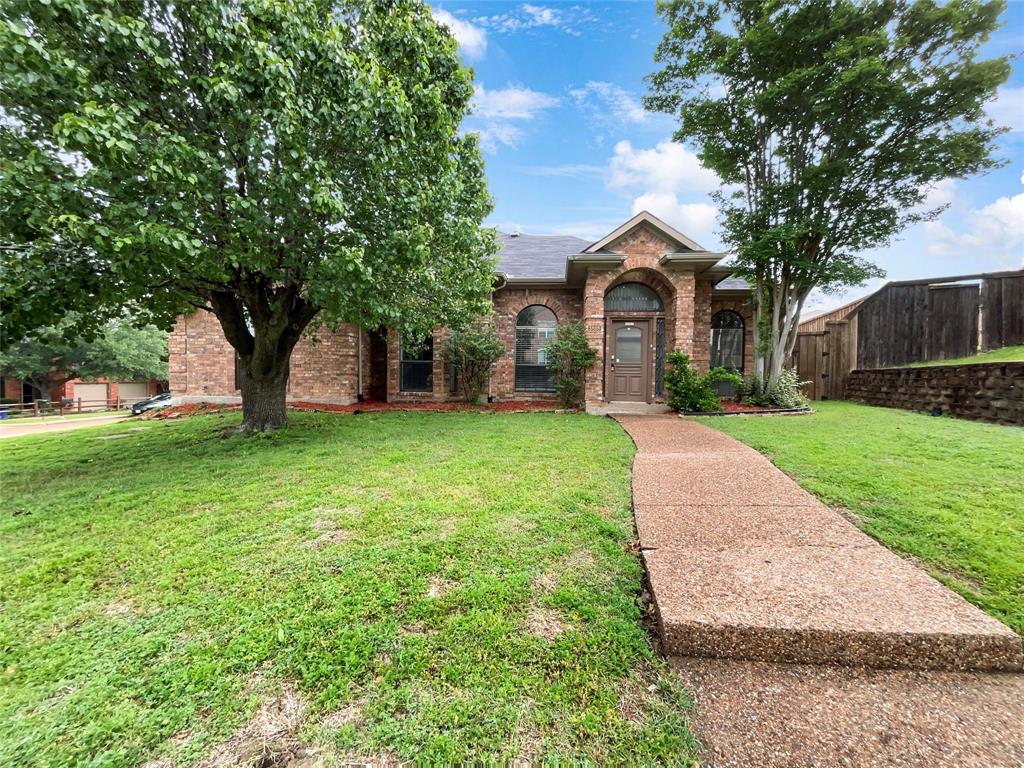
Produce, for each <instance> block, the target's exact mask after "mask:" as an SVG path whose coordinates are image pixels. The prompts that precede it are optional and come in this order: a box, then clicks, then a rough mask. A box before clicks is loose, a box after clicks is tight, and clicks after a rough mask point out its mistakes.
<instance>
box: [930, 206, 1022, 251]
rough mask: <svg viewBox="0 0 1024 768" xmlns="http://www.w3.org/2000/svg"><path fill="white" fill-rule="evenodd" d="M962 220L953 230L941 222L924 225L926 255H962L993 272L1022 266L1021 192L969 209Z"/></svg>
mask: <svg viewBox="0 0 1024 768" xmlns="http://www.w3.org/2000/svg"><path fill="white" fill-rule="evenodd" d="M962 219H963V221H962V226H960V227H958V228H957V229H954V228H953V226H951V225H950V224H949V223H947V222H945V221H943V220H942V219H939V220H937V221H929V222H927V223H926V224H925V225H924V233H925V237H926V239H927V243H928V253H929V254H930V255H932V256H954V255H958V254H961V253H966V254H968V255H971V256H973V257H974V258H976V259H978V260H979V261H980V260H982V259H984V261H985V263H987V264H991V265H994V267H995V268H998V267H1003V268H1009V267H1016V266H1018V265H1020V266H1024V192H1021V193H1019V194H1016V195H1014V196H1012V197H1000V198H998V199H997V200H995V201H993V202H991V203H989V204H988V205H986V206H984V207H983V208H975V209H971V210H970V211H968V212H967V213H966V214H965V215H963V217H962Z"/></svg>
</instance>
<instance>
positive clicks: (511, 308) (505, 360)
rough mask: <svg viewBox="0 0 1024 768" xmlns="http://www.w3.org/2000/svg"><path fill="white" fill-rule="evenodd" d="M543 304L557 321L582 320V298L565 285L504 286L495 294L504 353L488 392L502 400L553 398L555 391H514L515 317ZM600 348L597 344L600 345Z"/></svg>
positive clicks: (495, 316) (495, 313)
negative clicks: (529, 308)
mask: <svg viewBox="0 0 1024 768" xmlns="http://www.w3.org/2000/svg"><path fill="white" fill-rule="evenodd" d="M534 304H540V305H541V306H545V307H547V308H548V309H550V310H551V311H552V312H554V313H555V317H556V318H558V322H559V323H568V322H572V321H574V320H582V319H583V297H582V296H581V295H580V292H579V291H578V290H569V289H564V288H503V289H502V290H500V291H498V292H497V293H496V294H495V295H494V320H495V322H496V323H497V330H498V336H499V337H500V338H501V340H502V342H504V344H505V356H504V357H502V358H501V360H499V361H498V363H497V364H496V365H495V366H494V374H493V376H492V378H491V391H492V394H493V395H494V397H495V398H496V399H501V400H552V399H554V398H555V395H554V393H549V392H516V391H515V373H516V360H515V347H516V318H517V317H518V316H519V313H520V312H522V311H523V310H524V309H526V307H529V306H532V305H534ZM599 349H600V347H599Z"/></svg>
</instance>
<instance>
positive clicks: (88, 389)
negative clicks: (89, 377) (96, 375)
mask: <svg viewBox="0 0 1024 768" xmlns="http://www.w3.org/2000/svg"><path fill="white" fill-rule="evenodd" d="M74 398H75V405H76V406H77V405H78V401H79V400H81V401H82V410H83V411H98V410H102V409H103V408H106V407H107V385H106V384H75V394H74Z"/></svg>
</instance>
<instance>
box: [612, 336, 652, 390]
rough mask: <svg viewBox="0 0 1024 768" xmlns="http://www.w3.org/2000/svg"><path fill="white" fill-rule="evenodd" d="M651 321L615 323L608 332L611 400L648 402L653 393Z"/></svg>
mask: <svg viewBox="0 0 1024 768" xmlns="http://www.w3.org/2000/svg"><path fill="white" fill-rule="evenodd" d="M650 328H651V325H650V322H649V321H648V320H612V321H611V323H610V328H609V332H608V379H609V382H608V387H607V395H606V396H607V398H608V399H609V400H617V401H623V400H627V401H629V400H632V401H636V402H641V403H644V402H647V397H648V392H650V368H651V366H650V346H651V345H650Z"/></svg>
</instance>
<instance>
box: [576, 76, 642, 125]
mask: <svg viewBox="0 0 1024 768" xmlns="http://www.w3.org/2000/svg"><path fill="white" fill-rule="evenodd" d="M569 94H570V95H571V96H572V97H573V99H575V100H576V104H577V105H578V106H580V107H583V108H585V109H590V110H591V111H595V112H598V113H600V114H602V115H606V116H607V117H609V118H610V119H612V120H615V121H617V122H620V123H622V122H625V123H646V122H647V120H648V118H650V116H651V115H650V113H649V112H647V110H645V109H644V108H643V105H642V104H640V102H639V101H637V100H636V99H635V98H633V96H632V95H631V94H630V93H629V91H627V90H625V89H624V88H620V87H619V86H617V85H615V84H613V83H606V82H601V81H596V80H591V81H590V82H588V83H587V84H586V85H585V86H583V87H582V88H576V89H574V90H571V91H569ZM595 101H596V102H597V103H595Z"/></svg>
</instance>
